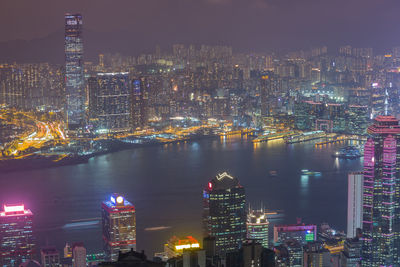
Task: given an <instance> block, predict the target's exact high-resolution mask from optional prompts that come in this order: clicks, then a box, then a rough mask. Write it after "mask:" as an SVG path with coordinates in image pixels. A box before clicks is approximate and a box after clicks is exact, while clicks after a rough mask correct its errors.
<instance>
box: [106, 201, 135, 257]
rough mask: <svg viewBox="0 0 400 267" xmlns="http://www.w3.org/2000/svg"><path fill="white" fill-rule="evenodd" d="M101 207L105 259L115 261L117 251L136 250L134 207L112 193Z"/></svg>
mask: <svg viewBox="0 0 400 267" xmlns="http://www.w3.org/2000/svg"><path fill="white" fill-rule="evenodd" d="M101 207H102V225H103V244H104V252H105V256H106V260H108V261H116V260H117V259H118V253H119V251H121V252H122V253H126V252H129V251H130V250H131V249H133V250H136V218H135V207H134V206H133V205H132V204H131V203H130V202H129V201H128V200H126V199H125V198H124V197H123V196H121V195H118V194H113V195H112V196H111V197H110V200H107V201H104V202H103V203H102V205H101Z"/></svg>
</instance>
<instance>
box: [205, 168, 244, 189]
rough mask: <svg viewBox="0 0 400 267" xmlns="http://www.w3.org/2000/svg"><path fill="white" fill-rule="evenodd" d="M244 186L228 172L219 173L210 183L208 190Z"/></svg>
mask: <svg viewBox="0 0 400 267" xmlns="http://www.w3.org/2000/svg"><path fill="white" fill-rule="evenodd" d="M237 187H242V186H241V185H240V184H239V180H238V179H237V178H235V177H233V176H232V175H230V174H228V173H227V172H223V173H219V174H217V176H215V178H214V179H212V180H211V181H210V182H209V183H208V190H210V191H212V190H226V189H231V188H237Z"/></svg>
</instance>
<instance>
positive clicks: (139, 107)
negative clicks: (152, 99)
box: [131, 77, 149, 129]
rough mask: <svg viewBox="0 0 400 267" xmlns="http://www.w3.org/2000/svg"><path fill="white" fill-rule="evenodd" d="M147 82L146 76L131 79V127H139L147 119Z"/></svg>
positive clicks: (144, 123)
mask: <svg viewBox="0 0 400 267" xmlns="http://www.w3.org/2000/svg"><path fill="white" fill-rule="evenodd" d="M148 99H149V84H148V81H147V79H146V78H144V77H141V78H139V79H133V80H132V110H131V112H132V128H133V129H136V128H141V127H143V126H145V125H146V124H147V121H148Z"/></svg>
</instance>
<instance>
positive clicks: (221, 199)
mask: <svg viewBox="0 0 400 267" xmlns="http://www.w3.org/2000/svg"><path fill="white" fill-rule="evenodd" d="M203 197H204V223H205V224H204V226H205V229H204V230H205V234H206V236H212V237H215V242H216V252H217V254H218V255H220V256H225V254H226V253H227V252H232V251H235V250H237V249H239V248H241V246H242V242H243V241H244V240H245V238H246V209H245V191H244V188H243V187H242V186H241V185H240V184H239V181H238V180H237V179H236V178H234V177H232V176H231V175H229V174H227V173H226V172H224V173H222V174H218V175H217V176H216V177H215V178H214V179H212V180H211V181H210V182H209V183H208V186H207V187H206V189H205V190H204V193H203Z"/></svg>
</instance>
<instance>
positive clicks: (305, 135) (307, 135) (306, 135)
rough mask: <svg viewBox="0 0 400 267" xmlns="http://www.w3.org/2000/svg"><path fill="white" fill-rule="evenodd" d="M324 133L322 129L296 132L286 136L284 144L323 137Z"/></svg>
mask: <svg viewBox="0 0 400 267" xmlns="http://www.w3.org/2000/svg"><path fill="white" fill-rule="evenodd" d="M325 137H326V133H325V132H324V131H312V132H305V133H301V134H296V135H292V136H288V137H287V138H286V140H285V141H286V144H294V143H300V142H306V141H311V140H315V139H320V138H325Z"/></svg>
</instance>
